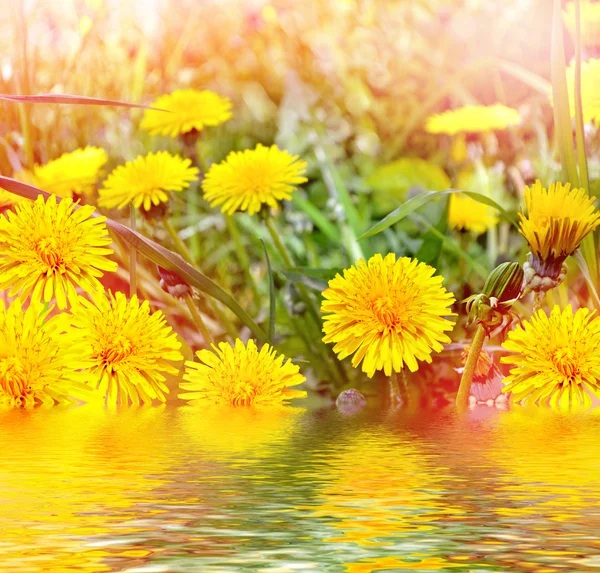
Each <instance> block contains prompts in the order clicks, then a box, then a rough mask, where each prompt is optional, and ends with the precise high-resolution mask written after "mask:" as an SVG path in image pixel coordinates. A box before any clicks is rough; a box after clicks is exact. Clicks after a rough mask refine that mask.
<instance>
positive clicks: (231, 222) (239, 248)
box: [225, 215, 260, 307]
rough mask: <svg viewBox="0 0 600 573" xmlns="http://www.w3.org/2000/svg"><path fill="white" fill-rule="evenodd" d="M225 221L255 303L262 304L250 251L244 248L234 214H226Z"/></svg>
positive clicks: (257, 305)
mask: <svg viewBox="0 0 600 573" xmlns="http://www.w3.org/2000/svg"><path fill="white" fill-rule="evenodd" d="M225 221H226V222H227V230H228V231H229V234H230V235H231V237H232V239H233V243H234V245H235V251H236V254H237V258H238V261H239V263H240V266H241V267H242V270H243V271H244V276H245V277H246V281H247V282H248V284H249V285H250V288H251V289H252V296H253V298H254V304H255V306H256V307H259V306H260V294H259V292H258V287H257V286H256V281H255V280H254V277H253V276H252V273H251V272H250V258H249V257H248V253H247V252H246V249H245V248H244V244H243V243H242V236H241V234H240V230H239V228H238V226H237V223H236V221H235V218H234V217H233V216H232V215H225Z"/></svg>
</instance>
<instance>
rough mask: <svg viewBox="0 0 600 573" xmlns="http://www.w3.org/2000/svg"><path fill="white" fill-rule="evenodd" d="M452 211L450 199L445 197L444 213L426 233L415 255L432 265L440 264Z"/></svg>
mask: <svg viewBox="0 0 600 573" xmlns="http://www.w3.org/2000/svg"><path fill="white" fill-rule="evenodd" d="M449 211H450V199H449V197H446V198H445V199H444V208H443V209H442V214H441V215H440V218H439V220H438V222H437V224H436V225H435V226H432V227H431V228H430V229H429V230H428V231H427V232H426V233H425V234H424V235H423V242H422V243H421V246H420V247H419V250H418V251H417V253H416V254H415V257H416V258H417V259H418V260H419V261H422V262H424V263H427V264H428V265H431V266H432V267H436V268H437V266H438V260H439V258H440V255H441V254H442V247H443V245H444V236H445V234H446V233H447V232H448V213H449Z"/></svg>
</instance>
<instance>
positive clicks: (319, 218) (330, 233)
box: [292, 193, 342, 245]
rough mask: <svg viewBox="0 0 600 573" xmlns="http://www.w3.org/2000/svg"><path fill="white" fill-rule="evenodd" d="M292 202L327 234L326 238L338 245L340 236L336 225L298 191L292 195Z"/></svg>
mask: <svg viewBox="0 0 600 573" xmlns="http://www.w3.org/2000/svg"><path fill="white" fill-rule="evenodd" d="M292 203H293V204H294V205H295V206H296V207H298V208H299V209H300V210H301V211H304V213H306V215H307V216H308V218H309V219H310V220H311V221H312V222H313V223H314V224H315V226H316V227H317V228H318V229H319V230H320V231H321V232H322V233H323V234H324V235H326V236H327V238H328V239H329V240H330V241H332V242H333V243H335V244H336V245H339V244H340V242H341V240H342V238H341V235H340V232H339V230H338V229H337V228H336V226H335V225H334V224H333V223H332V222H331V221H330V220H329V219H328V218H327V217H325V215H323V213H322V212H321V211H320V210H319V209H318V208H317V207H315V206H314V205H313V204H312V203H311V202H310V201H309V200H308V199H305V198H304V197H302V196H301V195H300V194H298V193H294V194H293V195H292Z"/></svg>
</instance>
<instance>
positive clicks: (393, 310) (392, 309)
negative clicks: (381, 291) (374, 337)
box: [373, 296, 400, 327]
mask: <svg viewBox="0 0 600 573" xmlns="http://www.w3.org/2000/svg"><path fill="white" fill-rule="evenodd" d="M373 312H374V313H375V316H376V317H377V320H378V321H379V322H381V323H382V324H385V326H387V327H392V326H395V325H396V324H397V323H398V320H399V314H400V313H399V308H398V303H397V302H396V301H395V300H393V299H392V297H390V296H382V297H379V298H378V299H376V300H375V302H374V303H373Z"/></svg>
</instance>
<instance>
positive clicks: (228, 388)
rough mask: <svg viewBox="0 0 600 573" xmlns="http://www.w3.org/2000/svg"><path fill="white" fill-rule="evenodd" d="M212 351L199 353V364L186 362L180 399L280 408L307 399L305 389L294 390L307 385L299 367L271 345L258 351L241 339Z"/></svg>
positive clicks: (250, 343)
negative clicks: (293, 400) (183, 391)
mask: <svg viewBox="0 0 600 573" xmlns="http://www.w3.org/2000/svg"><path fill="white" fill-rule="evenodd" d="M212 348H213V352H211V351H210V350H200V351H198V352H197V353H196V356H197V357H198V359H199V360H200V362H186V371H185V375H184V377H183V379H184V380H185V382H182V383H181V388H182V389H183V390H186V392H185V393H184V394H180V395H179V397H180V398H184V399H186V400H197V401H199V402H201V403H203V404H206V405H228V406H236V407H237V406H241V407H247V406H281V405H285V404H286V403H287V401H288V400H290V399H291V398H304V397H305V396H306V392H305V391H304V390H297V389H292V388H291V387H292V386H298V385H299V384H302V382H304V380H305V378H304V376H302V374H300V371H299V368H298V366H296V365H295V364H293V363H292V362H291V361H290V360H287V361H284V360H285V358H284V356H283V355H281V354H280V355H278V354H277V352H276V351H275V350H274V349H273V348H272V347H271V346H270V345H268V344H265V345H263V347H262V348H261V349H260V350H258V348H257V346H256V343H255V342H254V341H253V340H249V341H248V344H247V345H244V343H243V342H242V341H241V340H240V339H239V338H238V339H237V340H236V341H235V346H231V345H230V344H228V343H226V342H221V343H220V344H219V346H218V347H217V346H215V345H213V346H212Z"/></svg>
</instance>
